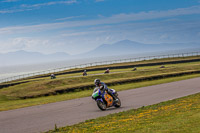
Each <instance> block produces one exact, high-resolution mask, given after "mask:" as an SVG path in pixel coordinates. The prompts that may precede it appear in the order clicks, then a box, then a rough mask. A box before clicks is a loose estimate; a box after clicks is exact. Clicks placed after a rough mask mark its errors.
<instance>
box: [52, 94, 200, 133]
mask: <svg viewBox="0 0 200 133" xmlns="http://www.w3.org/2000/svg"><path fill="white" fill-rule="evenodd" d="M199 103H200V93H199V94H195V95H191V96H187V97H183V98H179V99H175V100H171V101H167V102H162V103H160V104H156V105H151V106H146V107H142V108H139V109H133V110H129V111H125V112H120V113H116V114H112V115H108V116H105V117H100V118H97V119H93V120H87V121H86V122H83V123H80V124H76V125H73V126H66V127H62V128H55V130H54V131H49V132H48V133H55V132H65V133H66V132H67V133H74V132H75V133H78V132H79V133H82V132H84V133H86V132H88V133H90V132H97V133H98V132H101V133H102V132H105V133H121V132H130V133H131V132H136V133H146V132H152V133H154V132H159V133H161V132H180V133H191V132H194V133H199V132H200V126H199V125H200V104H199Z"/></svg>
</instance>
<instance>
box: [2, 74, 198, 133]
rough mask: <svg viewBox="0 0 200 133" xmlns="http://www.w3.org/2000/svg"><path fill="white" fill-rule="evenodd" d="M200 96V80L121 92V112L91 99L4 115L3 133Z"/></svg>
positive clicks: (38, 129)
mask: <svg viewBox="0 0 200 133" xmlns="http://www.w3.org/2000/svg"><path fill="white" fill-rule="evenodd" d="M199 92H200V78H194V79H189V80H183V81H178V82H172V83H166V84H161V85H154V86H149V87H142V88H138V89H133V90H127V91H121V92H118V93H119V98H120V99H121V102H122V107H121V108H118V109H116V108H111V109H108V110H106V111H101V110H99V108H98V107H97V105H96V102H95V101H94V100H93V99H92V98H91V97H85V98H80V99H75V100H68V101H62V102H56V103H50V104H46V105H39V106H32V107H27V108H21V109H15V110H9V111H1V112H0V133H38V132H42V131H48V130H50V129H54V127H55V124H56V125H57V126H58V127H61V126H66V125H72V124H75V123H79V122H83V121H85V120H88V119H93V118H96V117H100V116H106V115H108V114H111V113H116V112H121V111H124V110H129V109H132V108H134V109H135V108H139V107H142V106H146V105H152V104H156V103H160V102H162V101H167V100H171V99H175V98H179V97H183V96H187V95H191V94H195V93H199Z"/></svg>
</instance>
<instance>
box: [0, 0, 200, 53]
mask: <svg viewBox="0 0 200 133" xmlns="http://www.w3.org/2000/svg"><path fill="white" fill-rule="evenodd" d="M126 39H128V40H132V41H136V42H140V43H147V44H159V43H190V42H198V43H199V42H200V0H0V53H6V52H12V51H17V50H25V51H31V52H41V53H44V54H50V53H55V52H66V53H68V54H70V55H75V54H80V53H84V52H87V51H90V50H92V49H95V48H97V47H98V46H100V45H102V44H112V43H115V42H117V41H121V40H126Z"/></svg>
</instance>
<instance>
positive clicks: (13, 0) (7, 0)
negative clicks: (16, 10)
mask: <svg viewBox="0 0 200 133" xmlns="http://www.w3.org/2000/svg"><path fill="white" fill-rule="evenodd" d="M16 1H19V0H3V1H1V2H16Z"/></svg>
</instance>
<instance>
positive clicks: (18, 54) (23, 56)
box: [0, 50, 70, 66]
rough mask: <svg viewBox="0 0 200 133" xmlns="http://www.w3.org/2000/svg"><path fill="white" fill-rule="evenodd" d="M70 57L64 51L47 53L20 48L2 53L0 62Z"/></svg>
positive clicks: (8, 63) (19, 62) (24, 62)
mask: <svg viewBox="0 0 200 133" xmlns="http://www.w3.org/2000/svg"><path fill="white" fill-rule="evenodd" d="M69 57H70V55H69V54H67V53H64V52H58V53H53V54H48V55H45V54H42V53H39V52H27V51H24V50H19V51H15V52H9V53H5V54H0V62H1V66H8V65H19V64H34V63H42V62H52V61H59V60H66V59H68V58H69Z"/></svg>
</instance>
